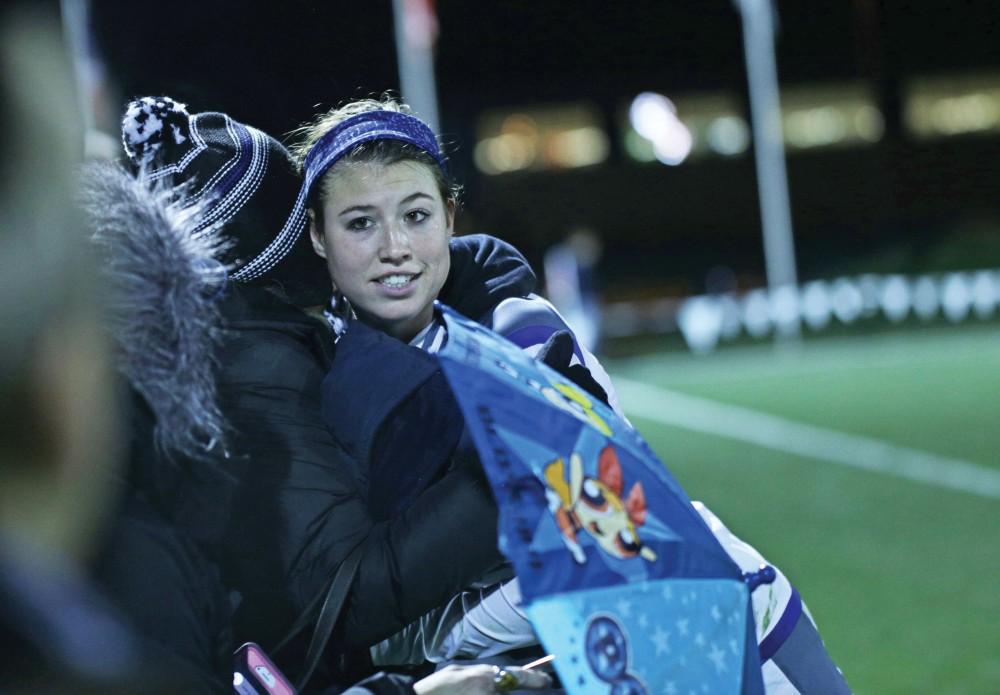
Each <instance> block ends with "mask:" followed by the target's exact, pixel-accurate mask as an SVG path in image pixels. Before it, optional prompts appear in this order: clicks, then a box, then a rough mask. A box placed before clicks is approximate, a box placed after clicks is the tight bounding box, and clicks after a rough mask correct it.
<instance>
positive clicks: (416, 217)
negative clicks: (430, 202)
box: [406, 210, 431, 223]
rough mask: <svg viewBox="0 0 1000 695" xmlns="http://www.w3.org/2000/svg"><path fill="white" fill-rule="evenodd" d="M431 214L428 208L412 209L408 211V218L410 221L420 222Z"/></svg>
mask: <svg viewBox="0 0 1000 695" xmlns="http://www.w3.org/2000/svg"><path fill="white" fill-rule="evenodd" d="M430 216H431V214H430V213H429V212H427V211H426V210H410V211H409V212H408V213H406V219H407V220H409V221H410V222H416V223H420V222H423V221H424V220H426V219H427V218H428V217H430Z"/></svg>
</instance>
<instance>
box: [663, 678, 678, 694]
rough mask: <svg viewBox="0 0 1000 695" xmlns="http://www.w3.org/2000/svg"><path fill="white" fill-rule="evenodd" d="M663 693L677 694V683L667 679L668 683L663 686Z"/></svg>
mask: <svg viewBox="0 0 1000 695" xmlns="http://www.w3.org/2000/svg"><path fill="white" fill-rule="evenodd" d="M663 695H677V684H676V683H674V682H673V681H667V684H666V685H665V686H663Z"/></svg>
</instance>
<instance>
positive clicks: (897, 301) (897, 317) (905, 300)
mask: <svg viewBox="0 0 1000 695" xmlns="http://www.w3.org/2000/svg"><path fill="white" fill-rule="evenodd" d="M880 303H881V306H882V312H883V313H884V314H885V316H886V318H887V319H889V321H891V322H892V323H899V322H900V321H902V320H903V319H905V318H906V315H907V314H909V313H910V283H908V282H907V281H906V278H904V277H903V276H902V275H892V276H890V277H887V278H886V279H885V280H884V281H883V283H882V293H881V297H880Z"/></svg>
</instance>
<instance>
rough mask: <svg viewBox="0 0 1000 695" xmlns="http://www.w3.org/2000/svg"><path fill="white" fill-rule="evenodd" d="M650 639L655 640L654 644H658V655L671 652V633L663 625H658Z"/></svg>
mask: <svg viewBox="0 0 1000 695" xmlns="http://www.w3.org/2000/svg"><path fill="white" fill-rule="evenodd" d="M649 639H651V640H653V644H654V645H655V646H656V655H657V656H659V655H660V654H669V653H670V633H669V632H666V631H665V630H664V629H663V628H662V627H660V626H659V625H657V626H656V630H654V631H653V634H652V635H651V636H650V638H649Z"/></svg>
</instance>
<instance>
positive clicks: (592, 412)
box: [438, 307, 763, 695]
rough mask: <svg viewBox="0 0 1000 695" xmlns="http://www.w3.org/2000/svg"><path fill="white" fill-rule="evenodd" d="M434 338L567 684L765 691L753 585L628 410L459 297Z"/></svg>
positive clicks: (527, 594)
mask: <svg viewBox="0 0 1000 695" xmlns="http://www.w3.org/2000/svg"><path fill="white" fill-rule="evenodd" d="M441 311H442V314H443V318H444V320H445V322H446V324H447V331H448V341H447V343H446V345H445V347H444V348H443V349H442V350H441V352H440V353H438V356H439V359H440V360H441V364H442V368H443V369H444V372H445V375H446V376H447V378H448V380H449V383H450V384H451V386H452V389H453V391H454V393H455V397H456V399H457V400H458V403H459V406H460V407H461V409H462V412H463V414H464V415H465V418H466V424H467V426H468V427H469V430H470V433H471V434H472V437H473V440H474V441H475V443H476V448H477V449H478V451H479V453H480V458H481V460H482V463H483V467H484V469H485V471H486V474H487V477H488V478H489V480H490V483H491V485H492V486H493V492H494V495H495V496H496V499H497V504H498V506H499V509H500V518H499V539H498V542H499V548H500V550H501V551H502V552H503V553H504V554H505V555H506V556H507V557H508V558H509V559H510V561H511V562H512V563H513V565H514V568H515V570H516V572H517V574H518V577H519V579H520V585H521V591H522V594H523V596H524V599H525V610H526V612H527V614H528V617H529V618H530V619H531V621H532V624H533V626H534V628H535V632H536V633H537V635H538V637H539V639H540V640H541V642H542V644H543V645H544V647H545V648H546V649H547V650H548V651H549V652H551V653H553V654H555V655H556V659H555V661H554V662H553V665H554V667H555V669H556V672H557V673H558V674H559V677H560V680H561V681H562V684H563V686H564V687H565V688H566V690H567V692H570V693H614V694H615V695H619V694H621V695H624V694H629V695H633V694H635V695H638V694H639V693H672V692H676V693H681V692H685V693H686V692H689V691H690V690H692V689H693V690H695V691H697V692H711V693H762V692H763V687H762V684H761V675H760V661H759V655H758V651H757V642H756V639H755V636H754V625H753V615H752V612H751V608H750V597H749V589H748V587H747V584H746V583H745V581H744V578H743V574H742V572H741V571H740V569H739V568H738V567H737V566H736V564H735V563H734V562H733V561H732V560H731V559H730V558H729V556H728V555H727V554H726V553H725V551H724V550H723V549H722V547H721V546H720V545H719V543H718V541H716V539H715V537H714V536H713V535H712V533H711V531H710V530H709V529H708V527H707V526H706V525H705V524H704V522H703V521H702V520H701V518H700V517H699V515H698V514H697V512H696V511H695V510H694V508H693V507H692V506H691V502H690V500H689V499H688V497H687V496H686V495H685V494H684V491H683V490H682V489H681V487H680V486H679V485H678V484H677V482H676V480H674V478H673V477H672V476H671V475H670V473H669V472H668V471H667V469H666V468H665V467H664V466H663V464H662V463H660V461H659V460H658V459H657V458H656V456H655V454H654V453H653V452H652V450H651V449H650V448H649V446H648V445H647V444H646V442H645V441H644V440H643V439H642V437H641V436H640V435H639V433H638V432H636V431H635V430H634V429H633V428H632V427H630V426H629V425H628V424H626V423H624V422H622V421H621V419H620V418H618V416H617V415H615V414H614V412H613V411H612V410H611V409H610V408H608V407H607V406H605V405H604V404H603V403H600V402H596V401H595V400H594V399H593V398H591V397H590V396H589V395H588V394H586V393H584V392H583V391H582V390H581V389H579V388H578V387H577V386H576V385H574V384H572V383H570V382H568V381H567V380H566V379H565V378H563V377H562V376H560V375H559V374H557V373H556V372H555V371H553V370H551V369H549V368H548V367H546V366H545V365H542V364H540V363H539V362H537V361H535V360H533V359H532V358H531V357H529V356H528V355H526V354H525V353H523V352H522V351H521V350H519V349H518V348H517V347H516V346H514V345H513V344H511V343H509V342H507V341H506V340H504V339H503V338H501V337H499V336H497V335H496V334H494V333H492V332H490V331H488V330H486V329H485V328H483V327H482V326H480V325H478V324H476V323H473V322H470V321H468V320H466V319H464V318H462V317H461V316H459V315H458V314H456V313H455V312H453V311H451V310H450V309H448V308H447V307H441Z"/></svg>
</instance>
